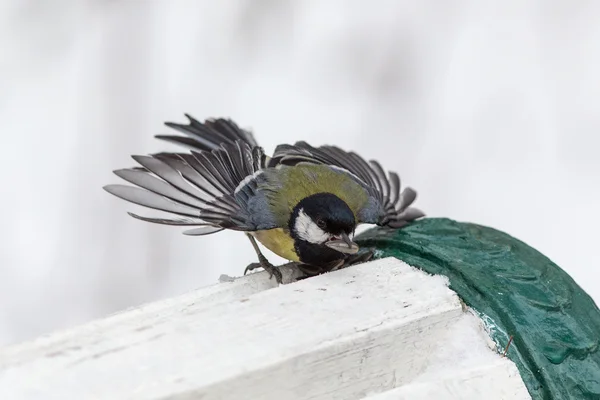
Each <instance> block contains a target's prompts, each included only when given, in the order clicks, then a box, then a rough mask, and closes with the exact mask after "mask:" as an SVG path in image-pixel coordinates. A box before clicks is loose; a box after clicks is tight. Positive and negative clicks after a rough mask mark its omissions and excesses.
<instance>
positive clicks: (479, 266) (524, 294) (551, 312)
mask: <svg viewBox="0 0 600 400" xmlns="http://www.w3.org/2000/svg"><path fill="white" fill-rule="evenodd" d="M357 241H358V243H359V244H360V245H361V246H362V247H371V248H375V249H377V250H378V251H377V252H376V255H377V257H389V256H393V257H396V258H398V259H400V260H403V261H405V262H406V263H408V264H410V265H412V266H414V267H418V268H421V269H423V270H424V271H426V272H428V273H431V274H440V275H445V276H447V277H448V278H449V280H450V288H451V289H452V290H454V291H456V292H457V293H458V295H459V296H460V297H461V298H462V300H463V301H464V302H465V303H466V304H467V305H469V306H470V307H472V308H473V309H475V310H476V311H477V312H479V313H481V314H482V318H483V319H484V320H485V321H487V323H488V326H489V328H490V332H491V335H492V338H493V339H494V340H495V341H496V343H497V344H498V349H499V350H501V349H503V348H504V347H505V346H506V344H507V342H508V338H509V337H510V336H513V341H512V343H511V345H510V347H509V350H508V357H509V358H510V359H511V360H513V361H514V362H515V363H516V364H517V366H518V368H519V370H520V372H521V376H522V377H523V380H524V381H525V384H526V385H527V388H528V390H529V393H530V394H531V396H532V398H533V399H560V400H564V399H600V352H599V349H598V346H599V341H600V311H599V310H598V307H597V306H596V304H594V301H593V300H592V299H591V298H590V297H589V296H588V295H587V294H586V293H585V292H584V291H583V290H582V289H581V288H580V287H579V286H578V285H577V284H576V283H575V281H573V279H571V277H570V276H569V275H568V274H567V273H565V272H564V271H563V270H562V269H560V268H559V267H558V266H557V265H556V264H554V263H553V262H552V261H550V260H549V259H548V258H547V257H545V256H544V255H543V254H541V253H539V252H538V251H536V250H535V249H533V248H531V247H529V246H528V245H526V244H525V243H523V242H521V241H519V240H517V239H515V238H513V237H511V236H509V235H507V234H505V233H503V232H500V231H497V230H495V229H492V228H488V227H484V226H479V225H475V224H468V223H459V222H456V221H452V220H449V219H435V218H429V219H423V220H420V221H417V222H415V223H413V224H411V225H409V226H407V227H405V228H403V229H401V230H397V231H388V230H386V229H383V228H374V229H371V230H369V231H367V232H365V233H363V234H362V235H360V236H358V237H357ZM594 261H595V260H590V268H598V266H596V265H594V264H592V263H593V262H594Z"/></svg>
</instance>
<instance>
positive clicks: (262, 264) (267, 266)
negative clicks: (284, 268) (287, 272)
mask: <svg viewBox="0 0 600 400" xmlns="http://www.w3.org/2000/svg"><path fill="white" fill-rule="evenodd" d="M257 268H262V269H264V270H265V271H267V272H268V273H269V279H271V278H272V277H273V276H274V277H275V280H276V281H277V283H279V284H280V285H281V284H283V276H282V275H281V271H280V270H279V268H277V267H276V266H274V265H273V264H271V263H270V262H269V261H267V259H266V258H260V259H259V262H256V263H252V264H249V265H248V266H247V267H246V269H245V270H244V275H246V274H247V273H248V272H249V271H254V270H255V269H257Z"/></svg>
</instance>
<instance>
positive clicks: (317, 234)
mask: <svg viewBox="0 0 600 400" xmlns="http://www.w3.org/2000/svg"><path fill="white" fill-rule="evenodd" d="M294 228H295V230H296V234H297V235H298V237H299V238H300V239H302V240H306V241H307V242H310V243H325V242H326V241H327V240H328V239H329V234H328V233H325V231H323V229H321V228H319V226H318V225H317V224H316V223H315V221H313V220H312V218H310V217H309V216H308V215H306V214H305V213H304V209H302V208H301V209H300V211H299V212H298V217H296V223H295V225H294Z"/></svg>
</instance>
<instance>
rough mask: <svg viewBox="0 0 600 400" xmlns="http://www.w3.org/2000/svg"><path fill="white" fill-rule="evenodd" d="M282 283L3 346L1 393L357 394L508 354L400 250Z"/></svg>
mask: <svg viewBox="0 0 600 400" xmlns="http://www.w3.org/2000/svg"><path fill="white" fill-rule="evenodd" d="M293 273H294V271H293V270H291V269H290V270H286V276H287V277H288V279H289V278H290V276H291V275H292V274H293ZM276 286H277V285H276V284H275V282H274V281H272V280H271V281H269V280H268V279H266V276H265V274H264V273H259V274H252V275H250V276H246V277H243V278H240V279H236V280H235V281H233V282H225V283H220V284H217V285H214V286H211V287H208V288H204V289H200V290H197V291H195V292H192V293H189V294H186V295H183V296H180V297H178V298H173V299H168V300H165V301H161V302H157V303H153V304H149V305H145V306H143V307H140V308H137V309H131V310H127V311H125V312H123V313H119V314H116V315H113V316H110V317H108V318H106V319H104V320H100V321H97V322H93V323H90V324H87V325H84V326H82V327H78V328H74V329H71V330H69V331H66V332H59V333H56V334H54V335H51V336H48V337H43V338H40V339H38V340H35V341H33V342H30V343H25V344H21V345H17V346H12V347H8V348H5V349H3V350H0V399H5V398H6V399H61V400H63V399H111V400H112V399H166V398H169V399H191V398H202V399H203V400H211V399H265V400H269V399H289V400H295V399H315V400H316V399H361V398H364V397H366V396H368V395H373V394H375V393H383V392H386V391H388V390H391V389H394V388H398V387H401V386H404V385H410V384H414V383H415V382H419V381H423V382H426V381H428V380H429V381H431V382H433V383H434V384H437V385H438V386H439V385H440V384H439V381H440V379H441V380H442V381H443V379H450V378H448V377H447V376H446V375H445V372H444V371H448V369H449V368H450V369H451V370H452V371H457V368H458V367H460V368H462V369H465V368H466V369H469V368H470V369H477V368H481V367H482V366H486V365H490V363H493V362H497V361H498V360H499V359H501V357H500V356H499V355H497V354H495V353H494V352H492V351H491V350H490V349H489V347H488V346H487V344H486V338H485V335H484V333H483V330H481V329H480V327H479V322H478V320H477V319H476V318H475V317H474V316H473V315H470V314H469V313H466V312H465V311H464V310H463V308H462V307H461V303H460V301H459V300H458V298H457V296H456V294H455V293H453V292H452V291H451V290H449V289H448V288H447V286H446V282H445V280H444V279H443V278H441V277H433V276H429V275H427V274H425V273H423V272H421V271H419V270H416V269H414V268H412V267H409V266H408V265H406V264H404V263H402V262H400V261H398V260H395V259H384V260H379V261H375V262H371V263H367V264H362V265H359V266H356V267H352V268H348V269H344V270H340V271H336V272H333V273H329V274H324V275H321V276H318V277H314V278H310V279H306V280H302V281H299V282H295V283H292V284H289V285H282V286H279V287H276ZM465 352H466V353H468V354H464V353H465ZM457 355H458V356H457ZM457 357H458V358H459V359H460V360H458V361H457V360H456V358H457ZM506 362H508V361H506ZM511 365H512V364H511ZM507 379H511V382H512V383H513V384H514V386H515V387H520V388H521V392H523V391H525V392H524V393H526V390H525V388H524V386H523V384H522V381H521V379H520V377H519V376H518V375H517V376H512V377H508V378H507ZM443 382H446V381H443ZM424 384H425V383H424ZM406 390H409V389H406ZM410 390H420V389H410ZM488 394H489V396H487V397H486V398H489V399H496V398H503V397H494V393H488ZM390 395H393V394H390ZM398 398H403V397H398Z"/></svg>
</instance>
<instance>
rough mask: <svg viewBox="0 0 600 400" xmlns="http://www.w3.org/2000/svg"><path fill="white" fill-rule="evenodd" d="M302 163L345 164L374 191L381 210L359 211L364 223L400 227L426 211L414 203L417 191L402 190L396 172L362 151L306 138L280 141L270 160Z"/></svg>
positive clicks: (355, 176)
mask: <svg viewBox="0 0 600 400" xmlns="http://www.w3.org/2000/svg"><path fill="white" fill-rule="evenodd" d="M300 163H313V164H325V165H330V166H332V167H336V168H341V169H343V170H344V171H345V172H347V173H348V174H349V175H351V176H352V177H354V178H355V179H356V180H357V181H358V182H359V183H360V184H362V185H363V186H365V187H366V188H367V190H368V191H369V193H370V195H371V196H372V197H373V198H374V199H375V200H376V201H377V203H378V209H377V210H367V211H369V212H364V213H362V214H360V213H359V215H361V216H362V220H361V221H359V222H362V223H374V224H378V225H382V226H384V225H386V226H390V227H392V228H400V227H402V226H404V225H406V224H407V223H409V222H410V221H412V220H414V219H417V218H420V217H422V216H424V215H425V214H424V213H423V212H422V211H420V210H418V209H416V208H412V207H410V205H411V204H412V203H413V202H414V201H415V199H416V196H417V192H415V191H414V190H413V189H412V188H410V187H407V188H406V189H404V190H403V191H402V192H401V183H400V178H399V177H398V175H397V174H396V173H395V172H388V174H387V176H386V173H385V171H384V170H383V168H382V167H381V165H380V164H379V163H378V162H377V161H375V160H371V161H369V162H367V161H365V160H364V159H363V158H362V157H360V156H359V155H358V154H356V153H353V152H347V151H344V150H342V149H340V148H338V147H335V146H321V147H312V146H311V145H309V144H308V143H306V142H297V143H296V144H295V145H293V146H292V145H287V144H284V145H280V146H278V147H277V149H275V154H274V155H273V157H272V158H271V159H270V161H269V166H270V167H274V166H276V165H278V164H283V165H291V166H293V165H297V164H300Z"/></svg>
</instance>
